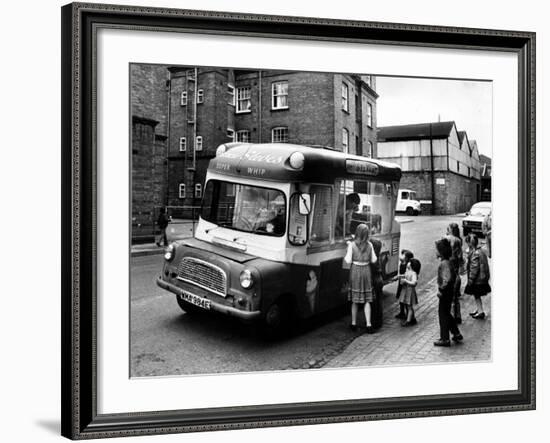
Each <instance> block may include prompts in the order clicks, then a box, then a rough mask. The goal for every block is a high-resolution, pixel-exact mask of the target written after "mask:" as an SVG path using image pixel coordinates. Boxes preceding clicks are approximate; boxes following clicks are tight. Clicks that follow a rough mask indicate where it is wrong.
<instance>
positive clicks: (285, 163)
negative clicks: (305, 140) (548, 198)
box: [208, 143, 401, 184]
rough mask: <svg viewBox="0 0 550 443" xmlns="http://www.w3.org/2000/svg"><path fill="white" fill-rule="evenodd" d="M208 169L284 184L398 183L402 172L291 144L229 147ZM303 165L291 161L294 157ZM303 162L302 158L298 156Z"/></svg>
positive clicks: (389, 165)
mask: <svg viewBox="0 0 550 443" xmlns="http://www.w3.org/2000/svg"><path fill="white" fill-rule="evenodd" d="M217 152H218V154H217V156H216V157H214V158H213V159H212V160H210V164H209V165H208V170H209V171H210V172H215V173H217V174H223V175H230V176H238V177H248V178H259V179H263V180H275V181H283V182H309V183H327V184H328V183H332V182H334V179H336V178H343V179H345V178H349V179H352V178H355V179H357V177H358V176H361V175H362V176H369V177H377V178H378V180H381V181H398V180H399V179H400V178H401V168H400V167H399V166H398V165H396V164H394V163H389V162H383V161H380V160H376V159H371V158H368V159H367V158H366V157H361V156H358V155H352V154H346V153H343V152H340V151H336V150H332V149H323V148H313V147H309V146H301V145H294V144H290V143H264V144H254V143H227V144H225V145H220V147H219V148H218V151H217ZM297 152H298V153H300V154H302V159H301V161H292V162H291V161H290V157H291V156H292V155H293V154H295V153H297ZM295 157H298V159H300V158H299V157H300V156H295Z"/></svg>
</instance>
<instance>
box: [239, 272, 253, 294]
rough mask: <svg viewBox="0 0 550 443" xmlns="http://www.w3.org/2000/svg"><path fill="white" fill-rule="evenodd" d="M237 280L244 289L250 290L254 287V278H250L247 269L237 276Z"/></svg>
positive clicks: (250, 275)
mask: <svg viewBox="0 0 550 443" xmlns="http://www.w3.org/2000/svg"><path fill="white" fill-rule="evenodd" d="M239 280H240V282H241V286H242V287H243V288H244V289H250V288H251V287H252V286H253V285H254V277H252V272H250V270H248V269H245V270H244V271H242V272H241V275H239Z"/></svg>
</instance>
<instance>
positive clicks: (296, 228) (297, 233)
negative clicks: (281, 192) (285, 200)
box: [288, 193, 307, 246]
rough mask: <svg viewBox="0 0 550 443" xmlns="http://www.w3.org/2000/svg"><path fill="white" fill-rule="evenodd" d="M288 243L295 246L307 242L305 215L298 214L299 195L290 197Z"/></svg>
mask: <svg viewBox="0 0 550 443" xmlns="http://www.w3.org/2000/svg"><path fill="white" fill-rule="evenodd" d="M288 241H289V242H290V243H291V244H293V245H296V246H301V245H305V244H306V242H307V215H302V214H300V194H298V193H296V194H293V195H292V197H290V211H289V215H288Z"/></svg>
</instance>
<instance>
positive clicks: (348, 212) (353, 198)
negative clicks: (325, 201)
mask: <svg viewBox="0 0 550 443" xmlns="http://www.w3.org/2000/svg"><path fill="white" fill-rule="evenodd" d="M337 189H339V195H338V200H337V208H336V211H335V212H336V219H335V231H334V238H335V240H342V239H344V238H349V237H350V236H351V235H353V234H354V232H355V229H356V228H357V225H359V224H361V223H364V224H366V225H367V226H368V227H369V229H370V233H371V235H375V234H387V233H389V232H390V230H391V219H392V217H393V212H392V208H393V202H392V194H393V193H392V185H391V184H390V183H380V182H374V181H364V180H343V181H342V182H341V183H340V184H339V186H338V188H337Z"/></svg>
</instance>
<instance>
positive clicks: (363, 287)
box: [348, 263, 374, 303]
mask: <svg viewBox="0 0 550 443" xmlns="http://www.w3.org/2000/svg"><path fill="white" fill-rule="evenodd" d="M348 300H349V301H351V302H353V303H366V302H372V301H374V296H373V293H372V274H371V269H370V265H368V264H367V265H356V264H353V263H352V264H351V269H350V271H349V293H348Z"/></svg>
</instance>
